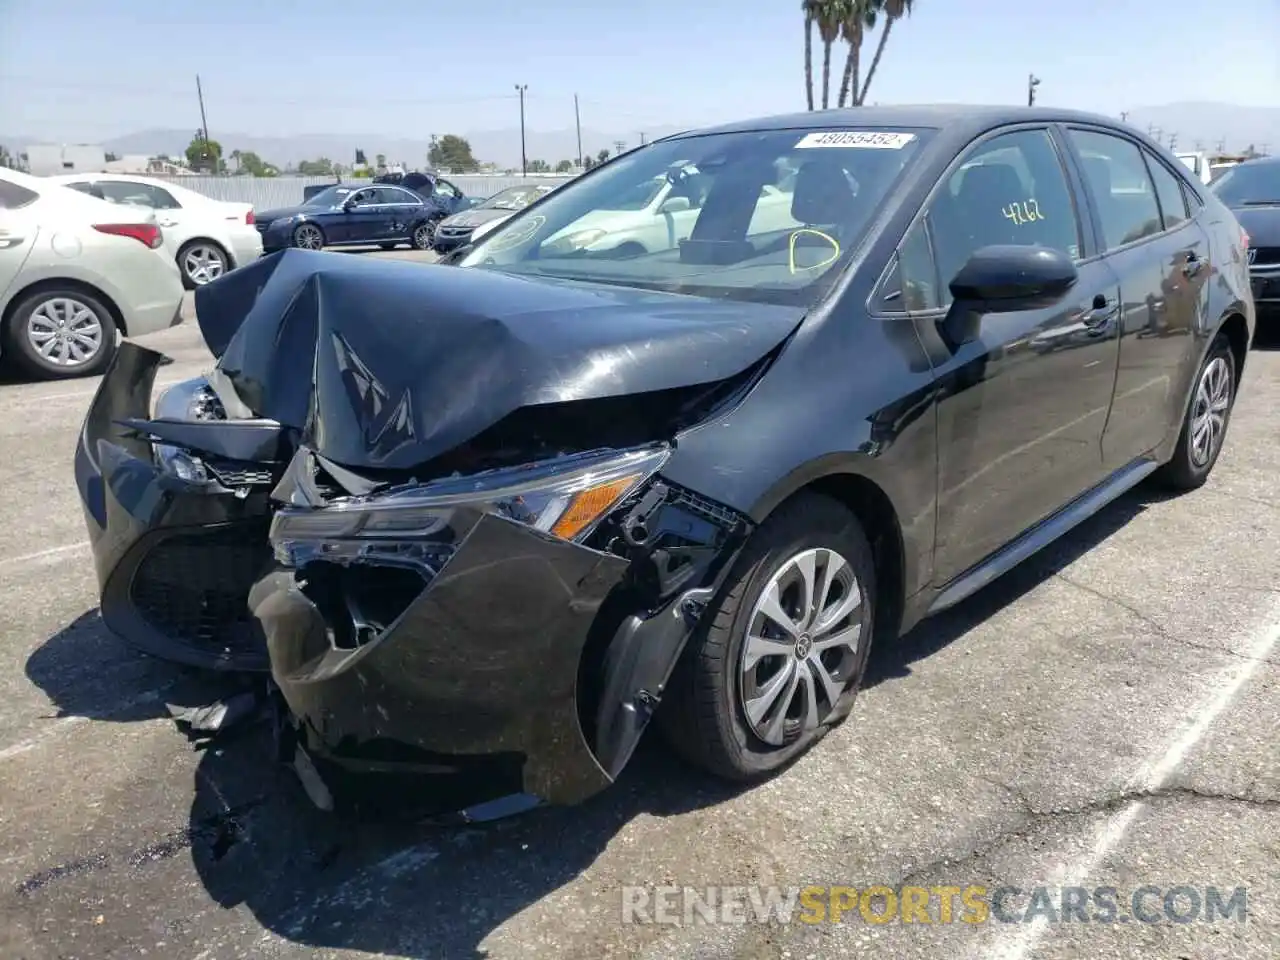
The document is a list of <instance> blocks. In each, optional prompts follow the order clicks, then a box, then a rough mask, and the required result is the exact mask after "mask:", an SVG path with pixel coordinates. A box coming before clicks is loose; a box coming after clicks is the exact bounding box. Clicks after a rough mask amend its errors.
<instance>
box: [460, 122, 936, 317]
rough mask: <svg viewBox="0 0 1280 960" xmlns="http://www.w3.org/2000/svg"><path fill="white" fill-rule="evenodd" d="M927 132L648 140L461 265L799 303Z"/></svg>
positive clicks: (826, 280)
mask: <svg viewBox="0 0 1280 960" xmlns="http://www.w3.org/2000/svg"><path fill="white" fill-rule="evenodd" d="M930 134H931V131H927V130H901V129H899V130H888V129H867V128H848V129H832V130H819V131H805V130H769V131H749V132H735V133H717V134H704V135H694V136H687V137H680V138H676V139H671V140H663V141H659V142H657V143H654V144H650V145H649V146H646V147H641V148H640V149H638V150H633V151H632V152H630V153H627V154H624V155H623V156H621V157H618V158H617V159H615V160H613V161H612V162H611V163H609V164H608V165H607V166H605V167H602V168H601V169H600V170H598V171H595V172H593V173H590V174H587V175H586V176H584V177H582V178H581V179H578V180H575V181H572V182H570V183H567V184H565V185H564V186H562V187H560V188H559V189H557V190H556V191H555V193H554V194H553V195H551V196H549V197H547V199H546V200H544V201H543V202H542V203H541V204H539V206H538V208H537V210H527V211H525V212H523V213H518V214H516V215H515V216H514V217H512V218H511V219H510V220H508V221H507V223H506V224H505V225H504V226H503V227H502V228H501V229H500V230H496V231H494V233H493V234H492V235H490V236H488V237H485V238H484V239H483V240H482V241H480V242H479V243H478V244H477V245H476V247H475V249H474V250H472V251H471V252H470V253H469V254H467V256H466V257H465V258H464V259H463V260H462V261H461V265H462V266H464V267H481V268H490V269H497V270H501V271H503V272H506V273H513V274H521V275H529V276H545V277H557V278H562V279H573V280H589V281H595V282H600V283H612V284H618V285H622V286H632V287H639V288H643V289H651V290H663V291H670V292H675V293H689V294H695V295H700V296H718V297H728V298H734V299H741V300H756V301H763V302H774V303H794V304H807V303H811V302H813V301H814V300H815V299H817V298H818V297H820V296H822V294H823V293H824V292H825V290H826V289H827V288H828V287H829V286H830V284H831V283H833V282H834V281H835V279H836V278H837V277H838V276H839V273H840V271H841V269H842V268H843V266H844V264H845V263H847V262H848V260H849V258H850V257H851V256H852V255H853V252H854V250H855V249H856V247H857V246H858V244H859V241H860V240H861V239H862V238H863V236H864V234H865V233H866V230H867V228H868V226H869V225H870V223H871V221H872V220H873V218H874V217H875V215H876V214H877V212H878V211H879V210H880V209H881V207H882V205H883V203H884V200H885V198H886V197H887V196H888V195H889V194H890V192H891V191H892V189H893V187H894V185H895V183H896V182H897V181H898V179H899V177H900V175H901V174H902V172H903V170H904V169H906V167H907V166H908V164H910V163H911V162H912V160H913V159H914V158H915V157H916V156H917V155H918V153H919V151H920V147H921V144H922V143H923V142H924V141H925V140H926V139H927V138H928V137H929V136H930Z"/></svg>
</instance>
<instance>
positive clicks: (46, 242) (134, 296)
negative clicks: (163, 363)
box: [0, 168, 182, 379]
mask: <svg viewBox="0 0 1280 960" xmlns="http://www.w3.org/2000/svg"><path fill="white" fill-rule="evenodd" d="M181 308H182V278H181V275H180V274H179V272H178V267H177V265H176V264H175V263H174V260H173V256H172V251H167V250H166V243H165V236H164V233H163V231H162V230H161V229H160V226H159V224H157V223H156V217H155V214H154V212H152V211H151V210H148V209H146V208H142V207H127V206H122V205H117V204H111V203H106V202H104V201H102V200H97V199H94V198H93V197H87V196H84V195H82V194H79V193H76V192H75V191H74V190H70V189H68V188H67V187H63V186H58V185H56V184H54V183H52V182H50V181H47V180H43V179H41V178H38V177H29V176H26V175H25V174H22V173H18V172H17V171H14V170H8V169H4V168H0V317H3V318H4V325H3V329H2V330H0V359H3V360H5V361H9V362H11V363H14V364H16V365H17V366H19V367H20V368H22V369H23V371H24V372H25V373H27V374H29V375H32V376H36V377H40V378H44V379H58V378H65V377H75V376H84V375H87V374H93V373H101V372H102V370H103V369H105V368H106V366H107V364H108V363H109V362H110V361H111V357H112V355H113V354H114V353H115V350H116V342H117V339H118V337H119V336H122V335H123V336H141V335H142V334H146V333H152V332H154V331H156V330H161V329H164V328H165V327H170V326H173V325H174V324H176V323H178V322H179V321H180V320H181V312H180V311H181Z"/></svg>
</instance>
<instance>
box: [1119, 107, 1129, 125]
mask: <svg viewBox="0 0 1280 960" xmlns="http://www.w3.org/2000/svg"><path fill="white" fill-rule="evenodd" d="M1128 120H1129V111H1128V110H1121V111H1120V122H1121V123H1126V122H1128Z"/></svg>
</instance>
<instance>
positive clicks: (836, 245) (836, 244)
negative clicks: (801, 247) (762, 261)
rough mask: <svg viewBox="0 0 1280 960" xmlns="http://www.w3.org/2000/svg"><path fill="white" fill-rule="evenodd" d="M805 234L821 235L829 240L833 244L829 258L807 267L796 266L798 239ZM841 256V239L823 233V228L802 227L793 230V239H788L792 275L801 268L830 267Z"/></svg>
mask: <svg viewBox="0 0 1280 960" xmlns="http://www.w3.org/2000/svg"><path fill="white" fill-rule="evenodd" d="M803 234H809V235H810V236H814V237H820V238H821V239H823V240H825V241H827V243H829V244H831V250H832V253H831V256H829V257H827V259H825V260H823V261H822V262H821V263H814V264H810V265H809V266H807V267H798V266H796V241H797V240H798V239H800V237H801V235H803ZM839 258H840V241H839V240H837V239H836V238H835V237H833V236H831V234H829V233H823V232H822V231H821V230H814V229H812V228H811V227H801V228H800V229H799V230H794V231H792V233H791V239H790V240H788V241H787V266H788V268H789V269H790V270H791V274H792V276H795V274H797V273H799V272H800V271H801V270H820V269H821V268H823V267H829V266H830V265H831V264H833V263H835V262H836V260H838V259H839Z"/></svg>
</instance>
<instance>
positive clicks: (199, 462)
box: [75, 343, 283, 670]
mask: <svg viewBox="0 0 1280 960" xmlns="http://www.w3.org/2000/svg"><path fill="white" fill-rule="evenodd" d="M163 359H164V358H163V357H162V356H161V355H160V354H158V353H155V352H154V351H151V350H147V349H145V348H143V347H139V346H137V345H136V344H132V343H125V344H123V345H122V346H121V348H120V350H119V352H118V353H117V355H116V357H115V359H114V361H113V363H112V365H111V367H110V369H109V370H108V371H107V374H106V376H105V377H104V378H103V381H102V384H101V385H100V386H99V388H98V392H97V394H96V395H95V397H94V399H93V402H92V404H91V406H90V409H89V413H88V416H87V417H86V419H85V424H84V428H83V430H82V431H81V435H80V440H79V443H78V444H77V447H76V454H75V473H76V485H77V487H78V489H79V493H80V499H81V505H82V507H83V510H84V517H85V525H86V528H87V530H88V533H89V539H90V542H91V545H92V548H93V555H94V564H95V567H96V571H97V575H98V584H99V587H100V590H101V610H102V618H103V621H104V622H105V623H106V625H107V627H108V628H109V629H110V630H111V631H112V632H114V633H116V634H117V635H119V636H121V637H123V638H124V639H125V640H126V641H128V642H130V643H132V644H133V645H135V646H137V647H139V648H140V649H142V650H144V651H146V652H148V653H151V654H153V655H155V656H159V657H163V658H165V659H169V660H174V661H177V662H180V663H186V664H190V665H193V666H199V667H205V668H212V669H222V670H265V669H266V668H267V660H266V642H265V638H264V636H263V633H262V628H261V626H260V624H259V623H258V622H257V620H256V619H255V618H254V617H253V616H252V613H251V612H250V611H249V609H248V606H247V603H246V598H247V596H248V593H249V589H250V587H251V586H252V585H253V583H254V582H255V581H256V580H257V579H258V578H259V577H260V576H261V575H262V573H263V571H264V570H266V569H268V568H269V567H270V563H271V549H270V545H269V543H268V540H267V535H268V531H269V523H270V512H271V505H270V501H269V494H270V491H271V487H272V485H273V484H274V481H275V478H276V477H277V476H278V475H279V473H280V472H281V470H282V469H283V468H282V466H278V467H274V468H273V466H272V461H273V459H275V458H276V457H277V455H278V451H279V445H280V441H281V431H280V428H279V426H278V425H276V424H272V423H269V422H263V421H235V420H225V419H222V418H220V416H219V414H222V411H221V409H220V406H219V404H218V402H217V398H216V396H215V395H214V394H213V392H212V390H211V389H210V388H209V387H208V386H207V384H206V383H205V382H204V381H193V382H190V383H187V384H181V385H179V387H176V388H174V390H173V391H170V393H169V394H166V395H165V397H164V398H162V400H161V403H160V406H162V407H163V406H164V405H166V404H168V405H170V406H172V405H174V404H178V405H180V406H181V408H182V409H181V411H174V412H180V413H182V414H183V415H194V416H200V417H204V418H205V419H200V420H192V421H184V420H179V419H176V418H166V417H163V416H161V417H158V418H156V419H149V418H150V417H151V393H152V388H153V386H154V381H155V372H156V370H157V369H158V368H159V367H160V366H161V363H162V361H163ZM159 412H163V411H159ZM222 415H223V416H225V414H222Z"/></svg>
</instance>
